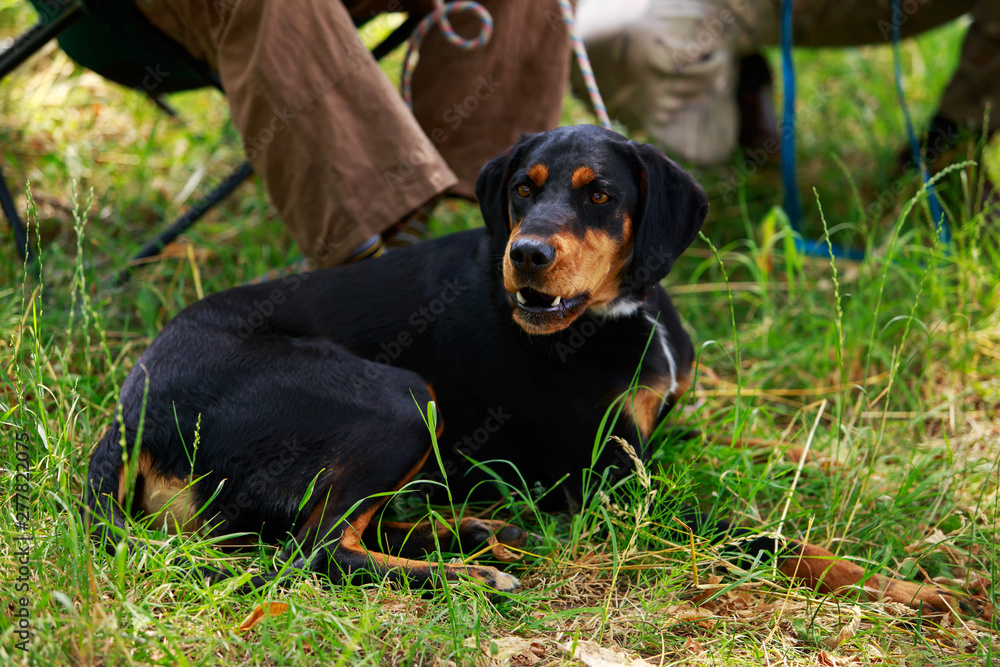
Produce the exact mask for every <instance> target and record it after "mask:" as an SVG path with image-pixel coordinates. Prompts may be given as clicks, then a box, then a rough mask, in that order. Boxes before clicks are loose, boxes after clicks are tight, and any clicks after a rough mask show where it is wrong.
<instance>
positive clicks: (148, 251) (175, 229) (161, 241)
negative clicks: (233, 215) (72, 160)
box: [111, 162, 253, 287]
mask: <svg viewBox="0 0 1000 667" xmlns="http://www.w3.org/2000/svg"><path fill="white" fill-rule="evenodd" d="M251 174H253V167H251V166H250V163H248V162H244V163H243V164H242V165H240V166H239V168H238V169H237V170H236V171H234V172H233V173H232V174H230V175H229V176H227V177H226V180H224V181H222V183H220V184H219V185H217V186H215V188H213V189H212V191H211V192H209V193H208V195H207V196H206V197H205V198H204V199H202V200H201V201H199V202H198V203H196V204H195V205H194V206H192V207H191V208H190V209H188V210H187V212H186V213H184V215H182V216H181V217H179V218H177V219H176V220H174V221H173V222H172V223H170V226H169V227H167V228H166V229H164V230H163V231H162V232H160V233H159V234H158V235H157V236H156V238H154V239H153V240H152V241H150V242H149V243H147V244H146V245H144V246H143V247H142V250H140V251H139V252H137V253H136V254H135V255H134V256H133V257H132V259H131V260H130V261H129V265H131V264H134V263H135V262H137V261H139V260H142V259H146V258H147V257H153V256H154V255H156V254H158V253H159V252H160V251H161V250H163V248H164V246H166V245H167V244H168V243H170V242H171V241H173V240H174V239H175V238H177V237H178V236H180V235H181V234H183V233H184V232H185V231H186V230H187V229H188V228H189V227H191V225H193V224H194V223H196V222H198V220H199V219H200V218H201V216H203V215H205V213H207V212H208V211H209V210H210V209H211V208H212V207H213V206H215V205H216V204H218V203H219V202H221V201H222V200H223V199H225V198H226V197H228V196H229V194H230V193H231V192H232V191H233V190H235V189H236V188H237V187H239V185H240V183H242V182H243V181H245V180H247V178H249V177H250V175H251ZM131 278H132V269H131V268H130V267H126V268H124V269H122V270H121V271H119V272H118V274H117V275H115V276H114V277H113V278H112V279H111V286H112V287H120V286H122V285H124V284H125V283H127V282H128V281H129V280H130V279H131Z"/></svg>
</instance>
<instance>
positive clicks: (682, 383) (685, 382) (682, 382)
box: [667, 373, 691, 404]
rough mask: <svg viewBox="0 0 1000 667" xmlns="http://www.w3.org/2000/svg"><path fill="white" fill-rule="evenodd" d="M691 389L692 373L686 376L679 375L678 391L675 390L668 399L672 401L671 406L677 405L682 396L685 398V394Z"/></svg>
mask: <svg viewBox="0 0 1000 667" xmlns="http://www.w3.org/2000/svg"><path fill="white" fill-rule="evenodd" d="M690 388H691V373H686V374H684V375H679V374H678V376H677V389H675V390H674V393H672V394H670V396H668V397H667V398H669V399H670V403H671V404H674V403H677V401H679V400H680V399H681V396H683V395H684V393H685V392H686V391H687V390H688V389H690Z"/></svg>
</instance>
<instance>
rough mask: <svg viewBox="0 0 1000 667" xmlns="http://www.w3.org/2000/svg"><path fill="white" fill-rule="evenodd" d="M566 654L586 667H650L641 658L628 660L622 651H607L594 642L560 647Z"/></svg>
mask: <svg viewBox="0 0 1000 667" xmlns="http://www.w3.org/2000/svg"><path fill="white" fill-rule="evenodd" d="M562 647H563V648H564V649H566V652H567V653H569V652H572V653H571V657H573V658H575V659H577V660H579V661H581V662H582V663H583V664H585V665H587V667H622V666H623V665H624V667H652V666H651V665H650V664H649V663H648V662H646V661H645V660H643V659H642V658H635V659H633V658H629V657H628V655H626V654H625V652H624V651H623V650H622V649H619V648H617V647H616V648H615V649H614V650H612V649H607V648H604V647H603V646H599V645H597V644H595V643H594V642H590V641H581V642H575V645H574V642H566V643H565V644H563V645H562Z"/></svg>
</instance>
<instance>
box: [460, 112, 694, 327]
mask: <svg viewBox="0 0 1000 667" xmlns="http://www.w3.org/2000/svg"><path fill="white" fill-rule="evenodd" d="M476 195H477V196H478V197H479V203H480V207H481V208H482V211H483V218H484V220H485V221H486V227H487V231H488V232H489V235H490V238H491V243H492V247H493V251H494V253H495V255H496V256H497V258H498V259H499V258H502V267H503V287H504V290H505V292H506V298H507V301H508V303H509V304H510V305H511V307H512V308H513V310H514V320H515V321H516V322H517V323H518V324H519V325H520V326H521V328H522V329H524V330H525V331H526V332H528V333H531V334H550V333H555V332H557V331H560V330H562V329H565V328H566V327H568V326H569V325H570V324H572V323H573V321H574V320H575V319H576V318H577V317H579V316H580V315H581V314H582V313H583V312H585V311H586V310H588V309H590V310H592V311H593V312H597V313H602V314H605V315H613V314H615V313H616V312H621V310H622V309H620V308H619V307H620V306H625V308H624V310H627V306H628V304H629V303H634V302H635V299H637V298H642V296H644V295H645V294H646V292H647V290H648V289H649V288H650V287H651V286H652V285H654V284H656V283H658V282H659V281H660V280H661V279H663V277H664V276H666V275H667V273H669V272H670V268H671V266H673V263H674V260H675V259H677V257H678V256H679V255H680V254H681V253H682V252H683V251H684V250H685V248H687V247H688V246H689V245H690V244H691V242H692V241H694V239H695V237H696V236H697V234H698V230H699V229H701V224H702V222H703V221H704V219H705V215H706V213H707V212H708V199H707V198H706V196H705V191H704V190H703V189H702V188H701V186H700V185H698V183H696V182H695V180H694V179H693V178H691V176H690V175H688V174H687V172H685V171H684V170H683V169H681V168H680V167H679V166H677V165H676V164H675V163H674V162H672V161H671V160H669V159H667V157H665V156H664V155H663V153H661V152H660V151H659V150H657V149H656V148H654V147H652V146H647V145H644V144H638V143H635V142H632V141H628V140H626V139H625V138H624V137H622V136H621V135H619V134H617V133H615V132H611V131H609V130H605V129H602V128H600V127H597V126H595V125H581V126H575V127H562V128H558V129H556V130H551V131H549V132H543V133H541V134H533V135H526V136H524V137H522V138H521V139H520V141H518V142H517V144H515V145H514V146H513V147H512V148H511V149H510V150H508V151H506V152H505V153H503V154H501V155H499V156H497V157H495V158H494V159H493V160H491V161H490V162H489V163H488V164H487V165H486V166H485V167H483V169H482V171H481V172H480V173H479V179H478V181H477V182H476Z"/></svg>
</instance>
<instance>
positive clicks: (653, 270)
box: [628, 144, 708, 285]
mask: <svg viewBox="0 0 1000 667" xmlns="http://www.w3.org/2000/svg"><path fill="white" fill-rule="evenodd" d="M633 146H634V148H635V152H636V154H637V156H638V158H639V165H640V169H641V173H640V178H639V190H640V193H639V202H640V204H639V209H640V212H639V216H638V218H639V228H638V230H637V231H636V235H635V248H634V250H633V252H632V263H631V264H630V265H629V271H628V272H629V275H630V276H631V277H632V279H633V280H634V281H636V283H637V284H641V285H652V284H655V283H658V282H660V281H661V280H662V279H663V278H664V277H665V276H666V275H667V274H668V273H670V269H671V267H672V266H673V265H674V260H676V259H677V258H678V257H679V256H680V254H681V253H682V252H684V251H685V250H686V249H687V247H688V246H689V245H691V243H692V242H693V241H694V240H695V238H696V237H697V236H698V231H699V230H700V229H701V225H702V223H703V222H704V221H705V216H706V215H707V214H708V197H707V196H706V195H705V190H704V189H703V188H702V187H701V185H699V184H698V182H697V181H695V180H694V178H692V177H691V175H690V174H688V173H687V172H686V171H684V170H683V169H681V168H680V167H679V166H678V165H677V163H675V162H674V161H673V160H671V159H669V158H668V157H667V156H666V155H664V154H663V153H662V152H660V151H659V149H657V148H655V147H653V146H649V145H647V144H633Z"/></svg>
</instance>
